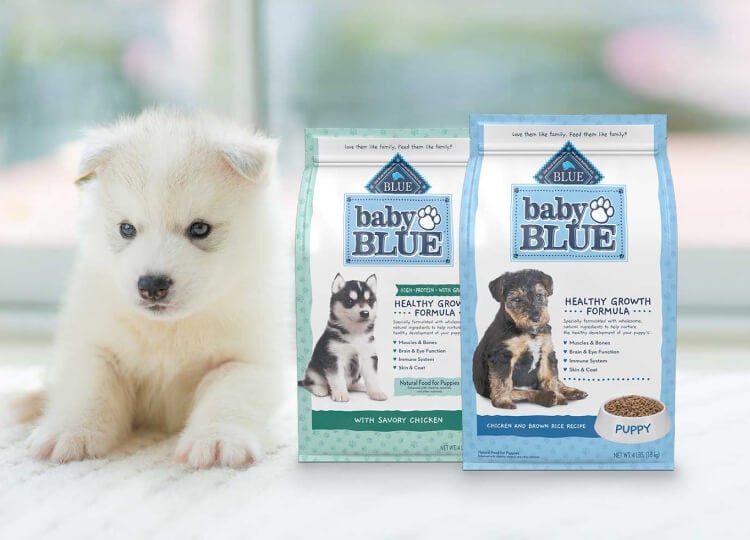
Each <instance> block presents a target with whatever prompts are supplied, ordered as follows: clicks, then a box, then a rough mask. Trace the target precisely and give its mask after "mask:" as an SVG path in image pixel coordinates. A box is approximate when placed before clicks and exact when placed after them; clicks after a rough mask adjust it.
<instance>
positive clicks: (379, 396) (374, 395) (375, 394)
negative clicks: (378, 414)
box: [367, 390, 388, 401]
mask: <svg viewBox="0 0 750 540" xmlns="http://www.w3.org/2000/svg"><path fill="white" fill-rule="evenodd" d="M367 395H368V397H369V398H370V399H373V400H375V401H385V400H386V399H388V394H386V393H385V392H383V391H382V390H373V391H372V392H367Z"/></svg>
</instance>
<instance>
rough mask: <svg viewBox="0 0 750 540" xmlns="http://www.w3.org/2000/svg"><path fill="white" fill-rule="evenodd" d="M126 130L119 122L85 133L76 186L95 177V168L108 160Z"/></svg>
mask: <svg viewBox="0 0 750 540" xmlns="http://www.w3.org/2000/svg"><path fill="white" fill-rule="evenodd" d="M126 132H127V127H126V125H125V124H124V123H120V124H117V125H113V126H110V127H101V128H98V129H92V130H90V131H89V132H88V133H87V134H86V137H85V140H84V144H83V153H82V154H81V161H80V163H79V165H78V175H79V176H78V178H77V179H76V181H75V184H76V185H77V186H82V185H84V184H86V183H87V182H89V181H90V180H93V179H94V178H96V172H97V170H98V169H99V168H100V167H102V166H103V165H105V164H106V163H107V161H109V159H110V158H111V157H112V153H113V152H114V151H115V150H116V148H117V147H118V146H119V145H120V143H121V141H122V139H123V138H124V137H125V135H126Z"/></svg>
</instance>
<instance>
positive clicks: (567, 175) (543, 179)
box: [534, 141, 604, 185]
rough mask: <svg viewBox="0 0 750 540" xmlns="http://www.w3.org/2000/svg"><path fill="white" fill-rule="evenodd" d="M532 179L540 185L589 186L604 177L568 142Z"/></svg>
mask: <svg viewBox="0 0 750 540" xmlns="http://www.w3.org/2000/svg"><path fill="white" fill-rule="evenodd" d="M534 178H535V179H536V181H537V182H539V183H540V184H565V185H590V184H598V183H599V182H601V180H602V178H604V176H602V174H601V173H600V172H599V171H598V170H597V168H596V167H594V165H593V164H592V163H591V162H590V161H589V160H588V159H586V156H584V155H583V154H581V153H580V152H579V151H578V149H577V148H576V147H575V146H573V143H572V142H570V141H568V142H566V143H565V145H563V147H562V148H561V149H560V151H559V152H558V153H557V154H555V155H554V156H552V158H551V159H550V160H549V161H547V163H545V164H544V167H542V168H541V169H539V172H538V173H536V174H535V175H534Z"/></svg>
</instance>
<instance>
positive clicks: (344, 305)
mask: <svg viewBox="0 0 750 540" xmlns="http://www.w3.org/2000/svg"><path fill="white" fill-rule="evenodd" d="M377 283H378V281H377V277H376V276H375V274H372V275H370V276H369V277H368V278H367V279H366V280H365V281H357V280H351V281H346V280H345V279H344V278H343V276H342V275H341V274H336V277H335V278H334V279H333V283H332V284H331V302H330V313H329V316H328V323H327V324H326V329H325V331H324V332H323V335H322V336H320V339H319V340H318V342H317V343H316V345H315V349H314V350H313V353H312V357H311V358H310V363H309V364H308V365H307V369H306V370H305V376H304V378H303V379H302V380H301V381H298V383H297V384H298V386H301V387H303V388H306V389H307V390H309V391H310V392H311V393H313V394H314V395H316V396H319V397H323V396H327V395H329V394H330V396H331V399H332V400H333V401H349V392H367V395H368V396H369V398H370V399H373V400H376V401H383V400H386V399H388V396H387V395H386V393H385V392H383V391H382V390H381V388H380V383H379V381H378V354H377V349H376V347H375V334H374V332H375V319H376V317H377V308H378V303H377V297H376V294H377Z"/></svg>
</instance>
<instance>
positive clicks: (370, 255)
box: [344, 194, 453, 266]
mask: <svg viewBox="0 0 750 540" xmlns="http://www.w3.org/2000/svg"><path fill="white" fill-rule="evenodd" d="M344 197H345V200H344V207H345V212H344V234H345V237H344V264H347V265H374V266H396V265H414V266H434V265H444V266H452V265H453V239H452V230H453V229H452V228H451V196H450V195H423V196H420V197H411V196H397V195H396V196H394V195H361V194H346V195H345V196H344Z"/></svg>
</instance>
